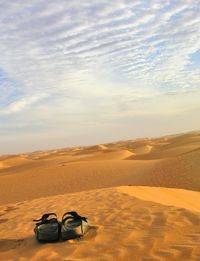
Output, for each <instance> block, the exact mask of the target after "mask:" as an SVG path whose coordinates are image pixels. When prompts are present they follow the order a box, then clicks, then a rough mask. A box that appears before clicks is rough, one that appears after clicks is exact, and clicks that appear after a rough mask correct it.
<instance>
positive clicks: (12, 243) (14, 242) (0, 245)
mask: <svg viewBox="0 0 200 261" xmlns="http://www.w3.org/2000/svg"><path fill="white" fill-rule="evenodd" d="M23 242H24V239H0V252H6V251H9V250H11V249H15V248H17V247H18V246H19V245H21V244H22V243H23Z"/></svg>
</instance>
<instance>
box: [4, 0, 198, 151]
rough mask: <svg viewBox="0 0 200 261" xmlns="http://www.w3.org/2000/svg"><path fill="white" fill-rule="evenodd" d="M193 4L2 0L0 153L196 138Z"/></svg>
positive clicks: (195, 17) (192, 1)
mask: <svg viewBox="0 0 200 261" xmlns="http://www.w3.org/2000/svg"><path fill="white" fill-rule="evenodd" d="M199 13H200V2H199V1H198V0H196V1H195V0H182V1H167V0H166V1H161V0H148V1H141V0H140V1H139V0H135V1H129V0H115V1H104V0H102V1H97V0H91V1H89V0H80V1H78V0H75V1H66V0H65V1H64V0H54V1H53V0H48V1H46V0H40V1H38V0H34V1H33V0H32V1H30V0H27V1H24V0H15V1H11V0H1V1H0V54H1V59H0V90H1V96H0V153H1V154H5V153H15V152H22V151H31V150H37V149H47V148H55V147H67V146H74V145H88V144H95V143H103V142H110V141H114V140H121V139H131V138H137V137H144V136H145V137H146V136H150V137H151V136H159V135H165V134H168V133H177V132H184V131H189V130H196V129H200V119H199V115H200V102H199V101H200V16H199Z"/></svg>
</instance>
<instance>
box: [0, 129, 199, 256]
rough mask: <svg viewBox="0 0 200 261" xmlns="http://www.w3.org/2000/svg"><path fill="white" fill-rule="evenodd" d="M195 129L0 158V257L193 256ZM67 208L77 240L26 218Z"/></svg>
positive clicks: (195, 246) (196, 228)
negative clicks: (44, 231) (78, 228)
mask: <svg viewBox="0 0 200 261" xmlns="http://www.w3.org/2000/svg"><path fill="white" fill-rule="evenodd" d="M199 163H200V132H192V133H187V134H180V135H171V136H166V137H161V138H156V139H148V138H145V139H138V140H129V141H120V142H115V143H110V144H100V145H95V146H90V147H77V148H68V149H58V150H51V151H37V152H32V153H24V154H21V155H12V156H2V157H0V260H1V261H4V260H5V261H6V260H7V261H8V260H9V261H10V260H16V261H17V260H19V261H24V260H34V261H38V260H44V261H45V260H65V261H67V260H68V261H72V260H86V261H89V260H97V261H98V260H99V261H100V260H102V261H103V260H127V261H129V260H130V261H132V260H136V261H137V260H148V261H150V260H170V261H171V260H172V261H173V260H187V261H188V260H196V261H198V260H200V175H199V174H200V164H199ZM70 210H75V211H77V212H78V213H80V214H81V215H83V216H87V217H88V218H89V222H90V230H89V231H88V233H87V234H86V235H85V236H84V237H83V238H81V239H77V240H70V241H66V242H57V243H46V244H39V243H38V242H37V241H36V240H35V238H34V233H33V228H34V223H33V222H32V219H34V218H39V217H40V216H41V215H42V214H43V213H47V212H56V213H57V214H58V217H59V218H61V217H62V214H63V213H64V212H66V211H70Z"/></svg>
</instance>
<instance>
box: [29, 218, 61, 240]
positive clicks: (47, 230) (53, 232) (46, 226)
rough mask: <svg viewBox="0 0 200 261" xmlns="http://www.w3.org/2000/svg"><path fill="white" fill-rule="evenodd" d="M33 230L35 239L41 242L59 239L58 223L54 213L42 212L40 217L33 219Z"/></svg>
mask: <svg viewBox="0 0 200 261" xmlns="http://www.w3.org/2000/svg"><path fill="white" fill-rule="evenodd" d="M33 221H34V222H37V223H36V224H35V228H34V232H35V236H36V239H37V240H38V241H41V242H42V241H43V242H55V241H58V240H59V236H60V223H59V221H58V220H57V215H56V214H55V213H47V214H44V215H43V216H42V217H41V218H40V219H34V220H33Z"/></svg>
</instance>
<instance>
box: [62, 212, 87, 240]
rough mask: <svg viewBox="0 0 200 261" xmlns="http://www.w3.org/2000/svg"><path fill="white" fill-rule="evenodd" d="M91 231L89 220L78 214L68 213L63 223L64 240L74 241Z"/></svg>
mask: <svg viewBox="0 0 200 261" xmlns="http://www.w3.org/2000/svg"><path fill="white" fill-rule="evenodd" d="M88 229H89V226H88V223H87V218H86V217H81V216H80V215H79V214H77V212H75V211H70V212H66V213H65V214H64V215H63V217H62V222H61V238H62V240H68V239H74V238H78V237H81V236H83V235H84V234H85V233H86V232H87V231H88Z"/></svg>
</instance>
